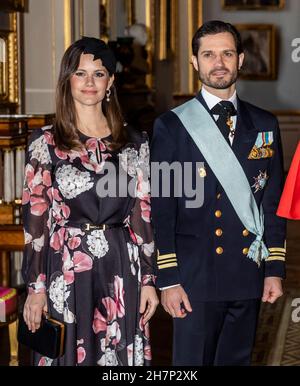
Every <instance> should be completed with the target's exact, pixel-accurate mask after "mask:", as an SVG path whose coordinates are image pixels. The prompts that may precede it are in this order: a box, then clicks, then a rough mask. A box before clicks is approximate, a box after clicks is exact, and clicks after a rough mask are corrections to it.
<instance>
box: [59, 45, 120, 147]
mask: <svg viewBox="0 0 300 386" xmlns="http://www.w3.org/2000/svg"><path fill="white" fill-rule="evenodd" d="M77 43H78V41H77V42H75V43H73V44H72V45H71V46H70V47H69V48H68V49H67V50H66V52H65V54H64V56H63V58H62V61H61V66H60V73H59V78H58V82H57V88H56V117H55V121H54V141H55V144H56V146H57V147H58V148H59V149H60V150H64V151H70V150H73V149H77V150H79V149H81V148H82V143H81V142H80V140H79V135H78V130H77V115H76V109H75V104H74V101H73V96H72V93H71V84H70V78H71V76H72V75H73V74H74V72H75V71H76V70H77V69H78V66H79V62H80V56H81V54H82V53H83V52H84V47H80V46H78V45H77ZM111 75H112V74H110V76H111ZM110 90H111V95H110V101H109V102H107V100H106V98H104V99H103V100H102V111H103V114H104V115H105V117H106V119H107V123H108V127H109V129H110V130H111V134H112V142H111V143H110V148H111V149H112V150H113V149H118V148H120V147H121V146H123V145H124V144H125V143H126V128H125V127H124V119H123V116H122V112H121V108H120V105H119V101H118V97H117V92H116V88H115V86H114V84H113V85H112V86H111V87H110Z"/></svg>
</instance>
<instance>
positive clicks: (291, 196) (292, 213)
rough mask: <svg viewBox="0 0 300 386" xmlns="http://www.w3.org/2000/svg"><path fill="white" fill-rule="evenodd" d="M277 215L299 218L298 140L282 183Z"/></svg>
mask: <svg viewBox="0 0 300 386" xmlns="http://www.w3.org/2000/svg"><path fill="white" fill-rule="evenodd" d="M277 215H278V216H281V217H286V218H289V219H292V220H300V142H299V143H298V147H297V149H296V153H295V155H294V157H293V160H292V163H291V166H290V170H289V173H288V176H287V179H286V182H285V185H284V189H283V193H282V196H281V199H280V202H279V206H278V209H277Z"/></svg>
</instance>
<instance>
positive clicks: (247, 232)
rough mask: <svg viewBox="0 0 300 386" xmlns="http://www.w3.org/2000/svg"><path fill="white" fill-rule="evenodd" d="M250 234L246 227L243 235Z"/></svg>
mask: <svg viewBox="0 0 300 386" xmlns="http://www.w3.org/2000/svg"><path fill="white" fill-rule="evenodd" d="M248 235H249V231H248V230H247V229H244V230H243V236H245V237H246V236H248Z"/></svg>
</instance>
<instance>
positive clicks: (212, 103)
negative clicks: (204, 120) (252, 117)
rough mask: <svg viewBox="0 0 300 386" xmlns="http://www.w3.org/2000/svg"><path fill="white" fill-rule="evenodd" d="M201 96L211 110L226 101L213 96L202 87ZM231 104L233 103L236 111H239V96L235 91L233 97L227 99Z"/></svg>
mask: <svg viewBox="0 0 300 386" xmlns="http://www.w3.org/2000/svg"><path fill="white" fill-rule="evenodd" d="M201 95H202V97H203V99H204V100H205V102H206V104H207V106H208V108H209V109H210V110H211V109H212V108H213V107H214V106H215V105H216V104H217V103H219V102H220V101H222V100H224V99H221V98H219V97H217V96H215V95H213V94H211V93H210V92H208V91H207V90H206V89H205V88H204V87H202V89H201ZM227 100H228V101H229V102H232V103H233V105H234V107H235V109H237V95H236V90H235V91H234V93H233V95H232V96H231V97H230V98H229V99H227Z"/></svg>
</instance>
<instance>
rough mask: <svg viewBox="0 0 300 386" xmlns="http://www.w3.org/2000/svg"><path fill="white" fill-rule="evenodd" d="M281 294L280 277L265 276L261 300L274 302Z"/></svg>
mask: <svg viewBox="0 0 300 386" xmlns="http://www.w3.org/2000/svg"><path fill="white" fill-rule="evenodd" d="M282 294H283V290H282V284H281V278H280V277H273V276H270V277H266V278H265V283H264V293H263V297H262V299H261V300H262V301H263V302H269V303H274V302H275V301H276V300H277V299H278V298H279V297H280V296H281V295H282Z"/></svg>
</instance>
